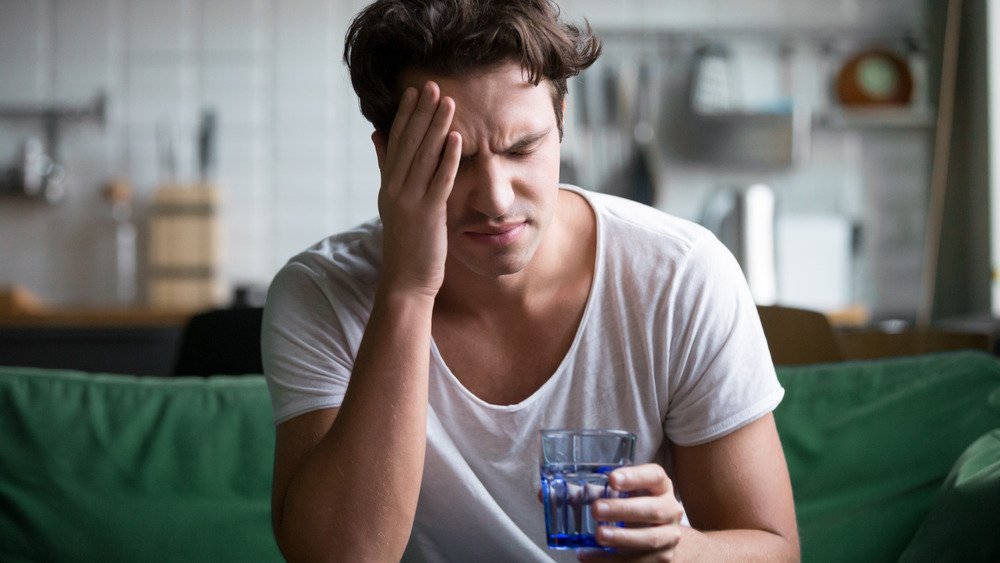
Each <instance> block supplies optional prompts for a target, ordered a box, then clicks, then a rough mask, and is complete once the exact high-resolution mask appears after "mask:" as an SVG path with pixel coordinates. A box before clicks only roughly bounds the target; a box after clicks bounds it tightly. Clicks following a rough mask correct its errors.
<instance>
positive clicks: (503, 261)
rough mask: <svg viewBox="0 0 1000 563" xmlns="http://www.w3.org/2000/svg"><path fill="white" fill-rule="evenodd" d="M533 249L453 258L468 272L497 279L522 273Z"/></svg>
mask: <svg viewBox="0 0 1000 563" xmlns="http://www.w3.org/2000/svg"><path fill="white" fill-rule="evenodd" d="M534 254H535V248H534V247H531V248H526V249H522V250H520V251H507V252H497V253H493V254H490V255H484V254H483V253H481V252H474V253H468V254H465V253H463V255H459V256H455V258H456V261H457V262H458V263H460V264H462V266H464V267H465V269H467V270H469V271H470V272H472V273H474V274H476V275H478V276H483V277H490V278H498V277H501V276H509V275H513V274H517V273H519V272H522V271H523V270H524V269H525V268H527V267H528V264H530V263H531V259H532V257H533V256H534Z"/></svg>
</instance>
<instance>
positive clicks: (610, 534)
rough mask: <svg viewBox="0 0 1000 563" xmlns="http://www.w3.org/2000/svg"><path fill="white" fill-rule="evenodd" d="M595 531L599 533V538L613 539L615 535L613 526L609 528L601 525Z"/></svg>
mask: <svg viewBox="0 0 1000 563" xmlns="http://www.w3.org/2000/svg"><path fill="white" fill-rule="evenodd" d="M597 533H598V534H600V536H601V539H602V540H605V541H606V540H610V539H613V538H614V537H615V530H614V528H610V527H608V526H601V527H600V528H598V530H597Z"/></svg>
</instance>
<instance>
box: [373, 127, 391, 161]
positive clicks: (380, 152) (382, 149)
mask: <svg viewBox="0 0 1000 563" xmlns="http://www.w3.org/2000/svg"><path fill="white" fill-rule="evenodd" d="M372 144H373V145H375V158H376V159H378V169H379V170H382V165H383V164H385V153H386V151H387V150H388V146H389V141H388V139H386V138H385V135H384V134H382V132H381V131H379V130H378V129H376V130H375V131H373V132H372Z"/></svg>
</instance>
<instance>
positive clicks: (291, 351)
mask: <svg viewBox="0 0 1000 563" xmlns="http://www.w3.org/2000/svg"><path fill="white" fill-rule="evenodd" d="M348 294H349V293H348V292H344V291H338V289H337V287H336V283H335V280H332V279H330V277H329V276H325V277H324V276H323V275H322V274H321V273H320V272H319V271H317V270H315V269H311V268H310V267H308V266H306V265H304V264H302V263H297V262H291V263H289V264H287V265H286V266H285V267H283V268H282V269H281V271H279V272H278V274H277V275H276V276H275V278H274V280H273V281H272V283H271V286H270V287H269V288H268V293H267V302H266V304H265V306H264V321H263V326H262V329H261V356H262V359H263V363H264V375H265V377H266V380H267V385H268V390H269V391H270V395H271V405H272V407H273V415H274V422H275V424H278V423H281V422H283V421H285V420H288V419H290V418H292V417H294V416H297V415H300V414H303V413H306V412H309V411H313V410H317V409H322V408H329V407H339V406H340V404H341V402H343V399H344V392H345V391H346V390H347V383H348V381H349V380H350V376H351V371H352V369H353V366H354V358H355V354H356V350H357V344H356V341H357V340H359V339H360V336H356V337H355V336H353V335H355V334H358V332H359V331H358V326H357V325H358V324H359V322H360V321H358V320H357V319H356V317H355V316H354V315H352V314H351V309H352V308H351V307H350V306H349V305H348V304H346V303H339V302H338V300H340V299H341V295H348ZM362 332H363V329H362Z"/></svg>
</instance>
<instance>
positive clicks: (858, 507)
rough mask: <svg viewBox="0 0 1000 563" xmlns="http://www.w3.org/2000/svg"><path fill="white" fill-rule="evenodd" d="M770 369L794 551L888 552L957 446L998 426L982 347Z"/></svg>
mask: <svg viewBox="0 0 1000 563" xmlns="http://www.w3.org/2000/svg"><path fill="white" fill-rule="evenodd" d="M778 375H779V379H780V381H781V383H782V385H783V386H784V387H785V390H786V394H785V399H784V400H783V401H782V403H781V405H779V407H778V408H777V410H776V411H775V420H776V422H777V425H778V431H779V434H780V435H781V440H782V445H783V447H784V451H785V456H786V458H787V460H788V466H789V472H790V474H791V478H792V486H793V489H794V494H795V504H796V511H797V516H798V521H799V532H800V537H801V543H802V555H803V560H805V561H811V562H812V561H894V560H896V559H898V558H899V556H900V554H901V553H902V552H903V550H904V549H905V548H906V546H907V544H908V543H909V542H910V540H911V538H913V536H914V534H915V532H916V531H917V528H918V527H919V526H920V524H921V522H922V521H923V519H924V516H925V515H926V513H927V511H928V510H929V509H930V507H931V504H932V503H933V501H934V496H935V494H936V493H937V492H938V490H939V488H940V487H941V484H942V482H943V481H944V478H945V476H946V475H947V474H948V472H949V470H950V469H951V467H952V465H953V464H954V463H955V460H956V458H958V456H959V455H960V454H961V453H962V451H963V450H965V448H966V447H967V446H968V445H969V444H970V443H971V442H972V441H973V440H975V439H976V438H977V437H979V436H981V435H982V434H983V433H985V432H987V431H989V430H990V429H993V428H997V427H1000V401H998V397H1000V362H998V360H997V359H996V358H994V357H992V356H990V355H988V354H985V353H981V352H949V353H943V354H932V355H926V356H915V357H906V358H893V359H885V360H874V361H865V362H845V363H838V364H827V365H817V366H805V367H785V368H779V370H778ZM982 517H984V515H982V514H967V515H965V518H966V519H976V518H982Z"/></svg>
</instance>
